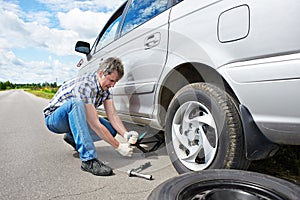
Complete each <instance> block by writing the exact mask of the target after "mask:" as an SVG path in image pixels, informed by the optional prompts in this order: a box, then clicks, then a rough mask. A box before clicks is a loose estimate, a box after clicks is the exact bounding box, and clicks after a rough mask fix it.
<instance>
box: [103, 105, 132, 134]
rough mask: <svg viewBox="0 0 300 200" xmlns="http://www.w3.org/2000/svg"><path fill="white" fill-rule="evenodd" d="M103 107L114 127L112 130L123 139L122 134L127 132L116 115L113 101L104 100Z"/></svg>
mask: <svg viewBox="0 0 300 200" xmlns="http://www.w3.org/2000/svg"><path fill="white" fill-rule="evenodd" d="M103 105H104V108H105V111H106V115H107V117H108V120H109V122H110V123H111V125H112V126H113V127H114V129H116V131H117V132H118V133H119V134H120V135H122V136H123V137H124V134H125V133H126V132H127V130H126V128H125V126H124V124H123V122H122V121H121V119H120V117H119V115H118V112H117V110H116V108H115V105H114V102H113V100H112V99H108V100H105V101H104V103H103Z"/></svg>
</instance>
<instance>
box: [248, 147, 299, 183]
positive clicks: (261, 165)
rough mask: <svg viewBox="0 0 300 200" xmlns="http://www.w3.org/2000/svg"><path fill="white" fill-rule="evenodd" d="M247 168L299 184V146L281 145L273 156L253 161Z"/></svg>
mask: <svg viewBox="0 0 300 200" xmlns="http://www.w3.org/2000/svg"><path fill="white" fill-rule="evenodd" d="M249 170H251V171H256V172H260V173H264V174H269V175H272V176H275V177H279V178H282V179H287V180H290V181H291V182H294V183H297V184H300V146H281V147H280V149H279V150H278V152H277V153H276V154H275V155H274V156H273V157H271V158H268V159H264V160H258V161H253V162H252V164H251V165H250V168H249Z"/></svg>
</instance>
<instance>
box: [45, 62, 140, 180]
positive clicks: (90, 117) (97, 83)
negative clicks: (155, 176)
mask: <svg viewBox="0 0 300 200" xmlns="http://www.w3.org/2000/svg"><path fill="white" fill-rule="evenodd" d="M123 75H124V68H123V64H122V62H121V61H120V60H119V59H118V58H108V59H106V60H105V61H103V62H102V63H100V66H99V69H98V70H97V71H96V72H94V73H91V74H87V75H84V76H82V77H77V78H75V79H72V80H70V81H68V82H65V83H64V84H63V85H62V86H61V87H60V88H59V90H58V91H57V93H56V94H55V96H54V97H53V98H52V100H51V101H50V102H49V104H48V105H47V106H46V108H45V109H44V116H45V122H46V126H47V128H48V129H49V130H50V131H52V132H54V133H65V136H64V140H65V141H66V142H67V143H68V144H70V145H72V146H73V148H74V149H75V150H76V151H78V152H79V156H80V159H81V160H82V164H81V169H82V170H84V171H87V172H90V173H92V174H94V175H97V176H109V175H112V173H113V170H112V169H111V168H110V167H109V166H107V165H105V164H104V163H103V162H102V161H100V160H98V156H97V152H96V149H95V145H94V140H95V137H98V139H99V138H101V139H102V140H104V141H106V142H107V143H109V144H110V145H112V146H113V147H114V148H115V149H116V150H117V151H118V152H119V153H120V154H121V155H123V156H131V155H132V153H133V149H132V147H130V145H129V144H130V143H131V144H134V143H136V141H137V138H138V133H137V132H135V131H130V132H128V131H127V130H126V128H125V126H124V124H123V123H122V121H121V119H120V117H119V116H118V115H117V111H116V109H115V106H114V102H113V99H112V94H111V93H110V91H109V88H111V87H114V85H115V84H116V83H117V82H118V81H119V80H120V79H121V78H122V76H123ZM102 104H103V105H104V108H105V111H106V115H107V117H108V120H106V119H104V118H101V117H99V116H98V114H97V111H96V108H97V107H98V106H100V105H102ZM117 133H119V134H120V135H122V136H123V137H124V138H125V139H126V141H127V143H120V142H119V141H118V140H116V139H115V136H116V135H117Z"/></svg>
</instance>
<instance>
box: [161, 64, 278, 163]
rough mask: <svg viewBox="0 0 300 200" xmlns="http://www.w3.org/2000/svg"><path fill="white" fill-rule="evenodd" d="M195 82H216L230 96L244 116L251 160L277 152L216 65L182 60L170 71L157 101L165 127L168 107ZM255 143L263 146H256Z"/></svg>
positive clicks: (246, 139)
mask: <svg viewBox="0 0 300 200" xmlns="http://www.w3.org/2000/svg"><path fill="white" fill-rule="evenodd" d="M196 82H206V83H210V84H213V85H215V86H217V87H219V88H221V89H223V90H224V91H226V92H227V93H228V94H229V95H230V97H231V98H232V100H233V102H234V103H235V106H236V109H237V111H238V112H239V115H240V118H241V122H242V127H243V132H244V133H243V134H244V145H245V153H246V156H247V158H248V159H249V160H260V159H264V158H267V157H271V156H272V155H274V154H275V152H276V151H277V150H278V147H277V145H276V144H274V143H272V142H270V141H269V140H268V139H266V137H265V136H264V134H263V133H262V132H261V131H260V130H259V129H258V127H257V125H256V124H255V122H254V120H253V118H252V116H251V113H250V112H249V111H248V110H247V108H246V107H245V105H242V104H241V103H240V101H239V99H238V97H237V96H236V95H235V93H234V91H233V89H232V88H231V87H230V85H229V84H228V83H227V81H226V80H225V79H224V78H223V77H222V76H221V74H219V73H218V72H217V71H216V70H215V69H214V68H212V67H210V66H208V65H205V64H202V63H182V64H180V65H178V66H176V67H174V68H173V69H172V70H170V72H169V73H168V74H167V75H166V76H165V79H164V80H163V82H162V84H161V87H160V89H159V95H158V104H159V105H160V109H159V110H158V121H159V123H160V124H161V126H162V127H163V128H165V119H166V113H167V109H168V107H169V104H170V102H171V100H172V99H173V97H174V96H175V94H176V93H177V92H178V91H179V90H180V89H181V88H182V87H184V86H186V85H188V84H191V83H196ZM256 144H263V145H261V147H260V148H259V149H257V145H256Z"/></svg>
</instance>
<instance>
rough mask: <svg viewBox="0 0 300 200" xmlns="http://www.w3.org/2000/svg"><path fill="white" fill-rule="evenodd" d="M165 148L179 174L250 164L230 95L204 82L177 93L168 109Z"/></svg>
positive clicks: (243, 166)
mask: <svg viewBox="0 0 300 200" xmlns="http://www.w3.org/2000/svg"><path fill="white" fill-rule="evenodd" d="M166 147H167V151H168V154H169V157H170V159H171V161H172V164H173V165H174V167H175V169H176V170H177V171H178V173H185V172H188V171H200V170H204V169H217V168H235V169H245V168H247V167H248V166H249V164H250V161H247V160H246V158H245V153H244V139H243V131H242V127H241V122H240V117H239V113H238V111H237V109H236V106H235V104H234V102H233V100H232V98H231V97H230V96H229V95H228V94H227V93H226V92H224V91H223V90H221V89H219V88H218V87H216V86H213V85H211V84H207V83H194V84H190V85H188V86H186V87H184V88H182V89H181V90H180V91H178V92H177V93H176V95H175V96H174V98H173V99H172V101H171V103H170V106H169V108H168V111H167V118H166Z"/></svg>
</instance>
